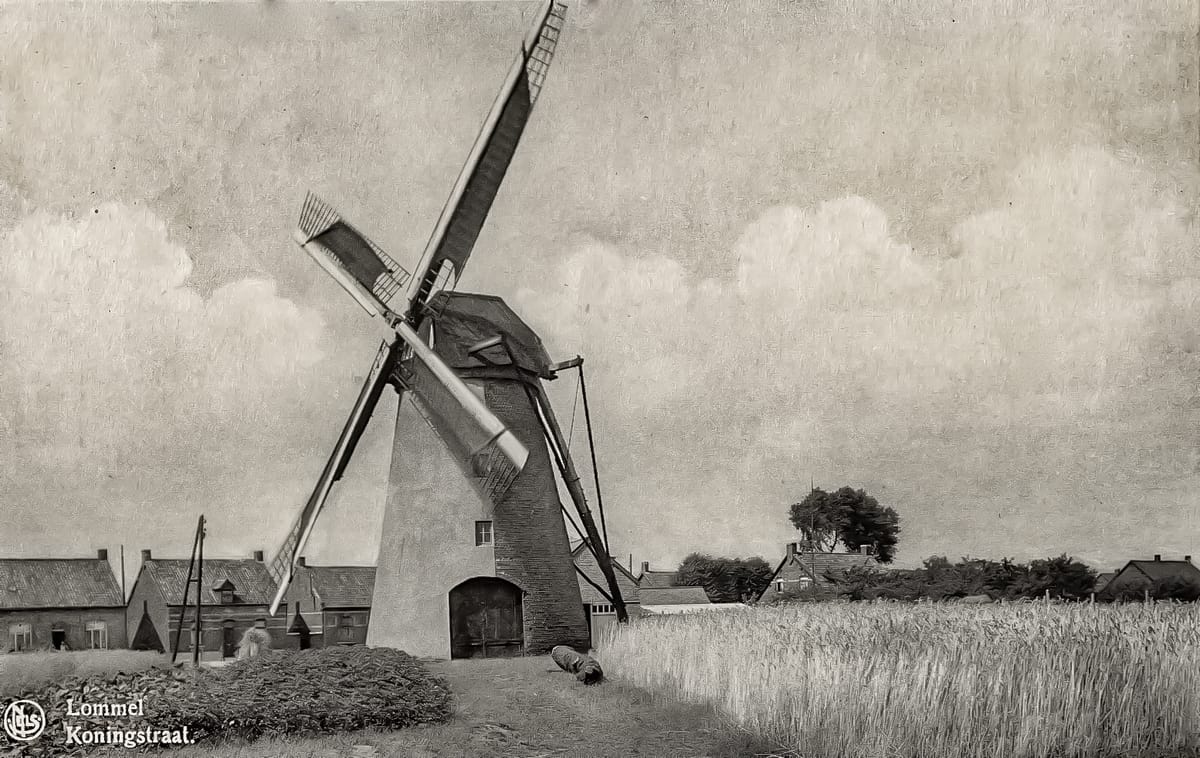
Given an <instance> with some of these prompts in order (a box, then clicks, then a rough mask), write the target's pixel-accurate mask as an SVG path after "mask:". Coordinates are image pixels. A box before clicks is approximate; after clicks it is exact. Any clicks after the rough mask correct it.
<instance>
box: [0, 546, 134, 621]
mask: <svg viewBox="0 0 1200 758" xmlns="http://www.w3.org/2000/svg"><path fill="white" fill-rule="evenodd" d="M123 605H125V602H124V599H123V597H122V595H121V586H120V585H119V584H118V583H117V578H116V577H115V576H114V575H113V571H112V567H111V566H110V565H109V563H108V561H107V560H103V559H100V558H2V559H0V609H17V608H120V607H121V606H123Z"/></svg>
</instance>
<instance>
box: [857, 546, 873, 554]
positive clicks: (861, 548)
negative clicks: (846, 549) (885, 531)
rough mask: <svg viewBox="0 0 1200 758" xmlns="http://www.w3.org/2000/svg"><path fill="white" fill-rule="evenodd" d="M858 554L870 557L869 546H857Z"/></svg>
mask: <svg viewBox="0 0 1200 758" xmlns="http://www.w3.org/2000/svg"><path fill="white" fill-rule="evenodd" d="M858 554H859V555H870V554H871V546H870V545H859V546H858Z"/></svg>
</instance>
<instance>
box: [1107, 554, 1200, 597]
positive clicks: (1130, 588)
mask: <svg viewBox="0 0 1200 758" xmlns="http://www.w3.org/2000/svg"><path fill="white" fill-rule="evenodd" d="M1169 582H1175V583H1178V584H1192V585H1196V586H1200V568H1196V566H1195V565H1194V564H1193V563H1192V556H1190V555H1185V556H1183V560H1181V561H1170V560H1167V561H1164V560H1163V559H1162V556H1161V555H1156V556H1154V560H1152V561H1144V560H1135V561H1129V562H1128V563H1126V564H1125V566H1124V567H1122V568H1121V570H1120V571H1118V572H1116V574H1115V575H1113V577H1112V578H1111V579H1109V580H1108V581H1107V582H1106V583H1105V584H1104V586H1103V587H1102V588H1098V589H1097V590H1096V596H1097V597H1099V598H1101V599H1106V600H1110V599H1117V598H1127V599H1136V598H1137V597H1138V596H1139V595H1142V596H1144V595H1145V594H1147V593H1151V594H1152V593H1153V592H1154V591H1155V589H1156V588H1158V587H1162V586H1163V585H1164V584H1166V583H1169Z"/></svg>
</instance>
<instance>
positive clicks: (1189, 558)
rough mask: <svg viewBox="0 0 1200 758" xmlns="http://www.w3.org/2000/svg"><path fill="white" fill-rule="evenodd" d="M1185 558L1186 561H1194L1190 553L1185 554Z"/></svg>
mask: <svg viewBox="0 0 1200 758" xmlns="http://www.w3.org/2000/svg"><path fill="white" fill-rule="evenodd" d="M1183 559H1184V560H1185V561H1187V562H1188V563H1191V562H1192V556H1190V555H1185V556H1183Z"/></svg>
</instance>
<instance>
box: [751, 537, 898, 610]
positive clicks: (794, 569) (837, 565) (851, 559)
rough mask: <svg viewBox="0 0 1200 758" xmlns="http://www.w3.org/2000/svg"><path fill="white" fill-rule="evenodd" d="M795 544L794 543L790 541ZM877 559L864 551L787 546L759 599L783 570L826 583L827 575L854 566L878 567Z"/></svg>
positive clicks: (836, 573) (835, 574)
mask: <svg viewBox="0 0 1200 758" xmlns="http://www.w3.org/2000/svg"><path fill="white" fill-rule="evenodd" d="M792 545H795V543H792ZM878 567H879V561H878V560H877V559H876V558H875V556H873V555H869V554H866V553H822V552H813V553H803V552H800V551H799V550H795V549H794V548H793V547H791V546H789V548H788V552H787V554H785V555H784V556H783V560H781V561H779V565H778V566H776V567H775V571H774V572H772V573H771V580H770V581H769V582H767V585H766V587H765V588H764V589H763V591H762V592H760V593H759V596H758V597H759V599H760V600H761V599H762V597H763V596H764V595H766V594H767V593H768V592H770V591H771V586H772V585H773V584H774V583H775V580H776V579H778V578H779V575H780V574H781V573H783V572H784V571H787V572H789V573H793V574H800V575H803V576H807V577H809V578H811V579H812V580H813V582H814V583H815V584H818V585H828V584H829V580H828V579H827V578H826V577H827V576H828V575H833V576H837V575H839V574H841V573H843V572H845V571H848V570H850V569H856V568H878Z"/></svg>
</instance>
